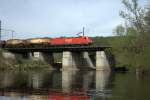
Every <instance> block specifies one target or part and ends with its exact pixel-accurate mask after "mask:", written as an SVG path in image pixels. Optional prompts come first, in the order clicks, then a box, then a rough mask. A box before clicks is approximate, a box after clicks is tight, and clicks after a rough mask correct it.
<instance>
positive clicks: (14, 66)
mask: <svg viewBox="0 0 150 100" xmlns="http://www.w3.org/2000/svg"><path fill="white" fill-rule="evenodd" d="M3 52H4V50H2V49H0V70H22V71H23V70H41V69H42V70H45V69H51V66H50V65H49V64H47V63H45V62H43V61H40V60H31V59H23V58H22V57H20V56H17V57H15V59H14V58H5V57H4V56H3V55H2V53H3Z"/></svg>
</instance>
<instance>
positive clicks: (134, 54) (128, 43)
mask: <svg viewBox="0 0 150 100" xmlns="http://www.w3.org/2000/svg"><path fill="white" fill-rule="evenodd" d="M147 38H149V37H148V36H147ZM93 40H94V45H108V46H112V49H110V51H111V53H112V54H114V56H115V60H116V67H127V68H128V69H129V70H135V71H139V72H147V71H150V61H149V59H150V52H149V51H150V45H149V44H150V43H149V40H148V39H145V38H141V37H134V36H114V37H93Z"/></svg>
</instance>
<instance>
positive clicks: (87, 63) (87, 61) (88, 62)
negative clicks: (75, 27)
mask: <svg viewBox="0 0 150 100" xmlns="http://www.w3.org/2000/svg"><path fill="white" fill-rule="evenodd" d="M83 63H84V64H83V66H85V67H86V68H90V69H96V67H95V66H94V64H93V62H92V60H91V58H90V57H89V53H88V52H87V51H85V52H83Z"/></svg>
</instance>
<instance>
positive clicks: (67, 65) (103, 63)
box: [62, 51, 111, 71]
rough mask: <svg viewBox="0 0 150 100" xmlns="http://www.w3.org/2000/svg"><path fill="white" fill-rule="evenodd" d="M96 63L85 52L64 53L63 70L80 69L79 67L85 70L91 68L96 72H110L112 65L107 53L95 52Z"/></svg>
mask: <svg viewBox="0 0 150 100" xmlns="http://www.w3.org/2000/svg"><path fill="white" fill-rule="evenodd" d="M95 54H96V55H95V60H96V61H95V62H96V64H94V62H93V61H92V59H91V58H90V56H89V53H88V52H87V51H84V52H82V53H81V52H78V53H75V52H71V51H64V52H63V57H62V69H63V70H69V69H75V70H76V69H78V66H80V67H81V68H82V69H83V68H90V69H95V70H105V71H110V70H111V65H110V63H109V59H108V57H107V56H106V53H105V51H95Z"/></svg>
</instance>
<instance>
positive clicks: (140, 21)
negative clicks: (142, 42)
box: [120, 0, 145, 34]
mask: <svg viewBox="0 0 150 100" xmlns="http://www.w3.org/2000/svg"><path fill="white" fill-rule="evenodd" d="M122 3H123V4H124V6H125V8H126V10H125V11H121V12H120V16H121V17H122V18H124V19H125V20H126V21H128V23H129V25H131V26H132V27H133V28H134V30H136V31H137V34H144V33H145V29H144V27H145V24H144V15H145V10H144V9H143V8H141V7H140V6H139V4H138V0H123V1H122Z"/></svg>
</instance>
